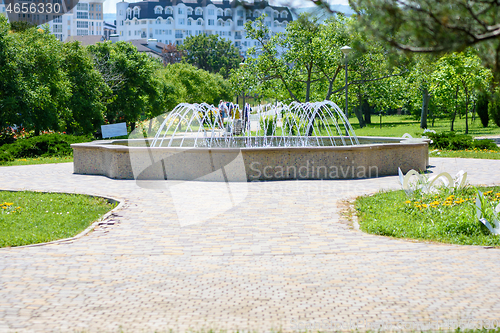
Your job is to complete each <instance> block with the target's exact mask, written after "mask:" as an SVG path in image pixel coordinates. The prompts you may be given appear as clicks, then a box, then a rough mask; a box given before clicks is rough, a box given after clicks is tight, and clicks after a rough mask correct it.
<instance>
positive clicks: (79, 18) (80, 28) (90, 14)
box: [0, 0, 105, 41]
mask: <svg viewBox="0 0 500 333" xmlns="http://www.w3.org/2000/svg"><path fill="white" fill-rule="evenodd" d="M104 1H105V0H91V1H85V0H83V1H79V2H78V3H77V4H76V6H75V7H73V8H71V9H69V8H67V9H68V10H67V11H66V10H65V9H66V6H61V4H62V2H61V0H54V1H45V2H44V1H36V0H33V1H31V0H21V1H19V3H20V4H21V5H22V3H27V4H28V8H29V5H31V4H33V3H35V4H37V7H36V8H37V9H36V10H35V12H34V13H32V12H30V11H29V10H28V11H27V12H26V13H23V11H22V10H20V11H19V12H18V13H15V12H12V8H9V7H8V6H6V4H5V1H4V0H0V14H2V13H3V14H4V15H6V16H7V14H9V15H10V18H12V17H15V19H16V20H18V21H27V22H30V23H33V24H36V25H42V24H44V23H47V24H48V25H49V27H50V31H51V32H52V33H53V34H54V35H55V36H56V37H57V39H59V40H60V41H64V40H66V39H67V38H68V37H70V36H88V35H103V34H104V19H103V3H104ZM47 3H51V4H53V5H54V7H53V8H59V9H58V10H56V12H58V14H57V15H54V14H53V13H50V14H49V13H47V12H46V11H43V12H42V11H39V9H40V8H44V7H43V6H38V4H44V5H45V6H46V5H47ZM57 5H59V7H55V6H57ZM9 9H10V10H11V12H10V13H8V11H9ZM59 13H61V14H62V15H61V14H59ZM13 15H14V16H13Z"/></svg>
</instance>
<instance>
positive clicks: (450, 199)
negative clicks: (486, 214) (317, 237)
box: [355, 187, 500, 246]
mask: <svg viewBox="0 0 500 333" xmlns="http://www.w3.org/2000/svg"><path fill="white" fill-rule="evenodd" d="M480 190H481V191H482V192H483V193H484V194H485V195H486V197H487V198H488V201H490V202H492V203H493V204H495V205H497V204H498V203H499V200H500V187H484V188H480ZM475 198H476V190H475V189H474V188H472V187H467V188H465V189H462V190H460V191H457V192H456V193H453V192H450V191H448V190H440V191H439V192H438V193H433V194H425V195H419V194H415V195H413V196H411V197H409V196H407V195H406V194H405V192H404V191H392V192H381V193H377V194H375V195H373V196H367V197H359V198H358V199H357V200H356V203H355V207H356V210H357V212H358V216H359V225H360V228H361V230H363V231H365V232H368V233H371V234H376V235H382V236H389V237H396V238H410V239H418V240H428V241H436V242H443V243H451V244H462V245H483V246H500V236H498V235H497V236H495V235H492V234H490V232H489V231H488V229H487V228H486V227H484V226H483V224H482V223H481V222H479V221H478V220H477V218H476V206H475Z"/></svg>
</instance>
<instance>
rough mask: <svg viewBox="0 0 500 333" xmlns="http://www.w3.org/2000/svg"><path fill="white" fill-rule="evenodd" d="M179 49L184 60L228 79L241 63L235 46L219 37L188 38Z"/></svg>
mask: <svg viewBox="0 0 500 333" xmlns="http://www.w3.org/2000/svg"><path fill="white" fill-rule="evenodd" d="M178 49H179V50H180V51H183V53H184V60H185V61H186V62H187V63H188V64H191V65H193V66H196V67H197V68H199V69H203V70H206V71H208V72H210V73H219V74H221V75H222V76H223V77H227V76H228V75H229V72H230V71H231V69H233V68H237V67H238V66H239V64H240V62H241V57H240V52H239V50H238V49H237V48H236V46H234V44H233V43H232V42H231V41H230V40H228V39H225V38H221V37H219V35H208V36H206V35H204V34H201V35H196V36H188V37H187V38H186V39H185V40H184V42H183V44H182V45H179V47H178Z"/></svg>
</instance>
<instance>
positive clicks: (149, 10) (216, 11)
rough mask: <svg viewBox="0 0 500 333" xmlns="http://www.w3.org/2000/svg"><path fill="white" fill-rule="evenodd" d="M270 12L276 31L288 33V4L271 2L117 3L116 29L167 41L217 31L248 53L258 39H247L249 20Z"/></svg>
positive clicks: (124, 36)
mask: <svg viewBox="0 0 500 333" xmlns="http://www.w3.org/2000/svg"><path fill="white" fill-rule="evenodd" d="M263 14H267V17H266V18H265V19H264V23H265V24H266V25H267V26H268V27H269V29H270V31H271V32H272V33H277V32H284V31H285V28H286V25H287V24H288V23H289V22H290V21H292V14H291V12H290V10H289V9H288V8H287V7H280V6H271V5H269V3H268V2H267V1H255V2H253V3H241V2H239V1H228V0H222V1H219V2H218V1H216V0H213V1H210V0H160V1H141V2H134V3H128V2H119V3H117V4H116V32H117V34H118V35H119V36H120V37H119V38H120V40H123V41H128V40H131V39H138V38H146V39H156V40H158V42H160V43H164V44H175V45H179V44H182V43H183V41H184V39H185V38H186V37H188V36H194V35H199V34H206V35H212V34H217V35H219V36H221V37H222V38H226V39H229V40H231V41H233V42H234V44H235V46H236V47H237V48H238V49H239V50H240V52H241V53H242V54H243V55H244V54H246V50H247V49H248V48H249V47H251V46H255V45H257V44H256V41H255V40H252V39H249V38H246V35H245V27H244V25H245V22H247V21H253V20H255V18H257V17H259V16H261V15H263Z"/></svg>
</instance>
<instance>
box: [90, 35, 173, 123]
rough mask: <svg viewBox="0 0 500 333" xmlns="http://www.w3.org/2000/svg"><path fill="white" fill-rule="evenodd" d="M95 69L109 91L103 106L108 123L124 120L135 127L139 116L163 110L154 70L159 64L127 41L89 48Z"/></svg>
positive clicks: (157, 79)
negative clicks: (110, 90) (104, 78)
mask: <svg viewBox="0 0 500 333" xmlns="http://www.w3.org/2000/svg"><path fill="white" fill-rule="evenodd" d="M88 49H89V51H90V52H91V53H92V55H93V57H94V63H95V64H96V66H97V69H98V70H99V71H100V72H101V74H102V75H103V76H105V77H110V79H109V80H105V81H106V83H107V84H108V86H110V85H111V86H112V87H110V88H111V89H112V91H113V93H112V95H111V96H109V98H108V100H107V104H106V112H105V116H106V119H107V121H108V122H109V123H115V122H120V121H125V122H127V124H129V125H130V126H131V128H132V129H134V128H135V123H136V122H137V121H138V120H139V119H140V117H141V115H156V114H161V113H163V112H164V111H165V107H166V106H165V102H166V101H165V100H164V99H163V97H162V96H161V91H162V89H163V87H162V82H161V79H160V78H159V77H158V75H156V71H157V70H159V69H160V68H161V67H162V64H161V63H160V62H159V61H157V60H155V59H153V58H151V57H149V56H148V55H146V54H144V53H139V52H138V51H137V48H135V47H134V46H133V45H132V44H130V43H127V42H117V43H111V42H104V43H97V44H95V45H90V46H89V47H88Z"/></svg>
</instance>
